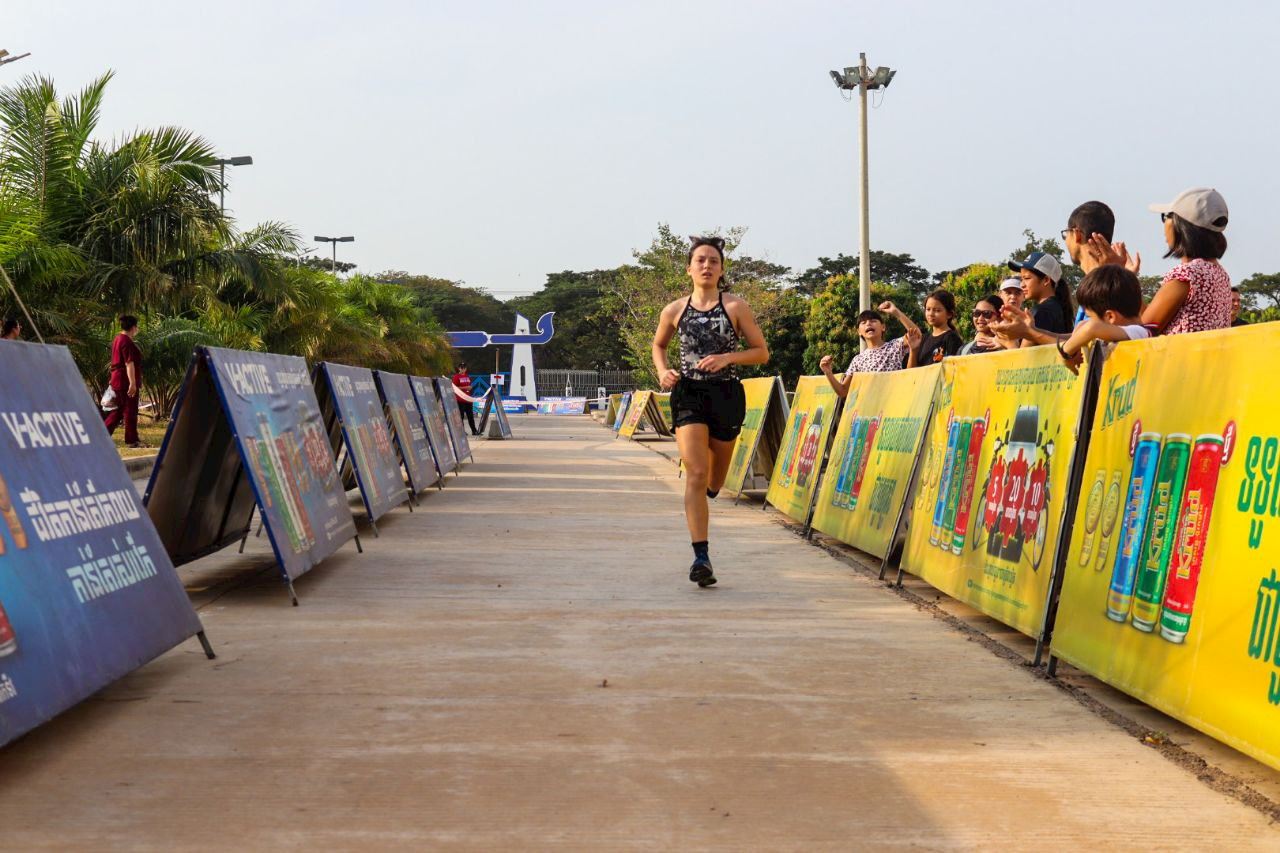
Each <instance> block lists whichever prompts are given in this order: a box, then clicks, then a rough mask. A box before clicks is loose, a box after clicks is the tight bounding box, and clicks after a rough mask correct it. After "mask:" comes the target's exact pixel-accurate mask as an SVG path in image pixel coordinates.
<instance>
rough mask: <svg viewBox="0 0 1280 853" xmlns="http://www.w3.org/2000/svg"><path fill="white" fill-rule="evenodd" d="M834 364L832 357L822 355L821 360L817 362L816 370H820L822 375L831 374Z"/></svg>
mask: <svg viewBox="0 0 1280 853" xmlns="http://www.w3.org/2000/svg"><path fill="white" fill-rule="evenodd" d="M835 362H836V360H835V359H834V358H833V357H831V356H829V355H824V356H823V357H822V360H821V361H819V362H818V369H819V370H821V371H822V372H823V373H831V372H832V366H833V365H834V364H835Z"/></svg>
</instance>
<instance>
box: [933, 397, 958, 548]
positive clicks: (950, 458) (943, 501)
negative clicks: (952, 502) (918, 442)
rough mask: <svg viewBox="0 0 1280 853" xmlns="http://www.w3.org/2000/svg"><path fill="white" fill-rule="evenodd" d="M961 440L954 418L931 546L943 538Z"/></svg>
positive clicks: (943, 464) (940, 484)
mask: <svg viewBox="0 0 1280 853" xmlns="http://www.w3.org/2000/svg"><path fill="white" fill-rule="evenodd" d="M959 440H960V419H959V418H953V419H952V421H951V427H950V429H949V430H948V431H947V452H946V455H944V456H943V457H942V472H941V474H940V475H939V477H938V494H937V497H936V499H935V502H934V507H933V527H932V528H930V530H929V544H930V545H937V544H938V541H939V540H940V539H941V538H942V519H943V516H944V515H945V514H946V511H947V492H948V490H949V489H950V488H951V469H952V467H953V466H954V464H955V461H956V442H957V441H959Z"/></svg>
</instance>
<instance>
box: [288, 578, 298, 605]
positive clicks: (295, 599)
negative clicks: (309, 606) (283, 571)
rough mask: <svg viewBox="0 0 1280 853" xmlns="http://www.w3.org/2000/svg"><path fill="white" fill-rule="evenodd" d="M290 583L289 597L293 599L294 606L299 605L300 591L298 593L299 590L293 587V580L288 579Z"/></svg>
mask: <svg viewBox="0 0 1280 853" xmlns="http://www.w3.org/2000/svg"><path fill="white" fill-rule="evenodd" d="M288 584H289V599H290V600H291V601H293V606H294V607H297V606H298V593H297V592H296V591H295V590H294V588H293V581H288Z"/></svg>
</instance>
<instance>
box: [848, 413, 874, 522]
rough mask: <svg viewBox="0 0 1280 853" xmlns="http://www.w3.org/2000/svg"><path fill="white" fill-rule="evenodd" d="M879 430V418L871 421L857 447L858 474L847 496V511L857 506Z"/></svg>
mask: <svg viewBox="0 0 1280 853" xmlns="http://www.w3.org/2000/svg"><path fill="white" fill-rule="evenodd" d="M878 429H880V418H878V417H875V418H872V419H871V423H870V424H868V425H867V429H866V433H865V435H864V436H863V438H862V441H861V442H860V443H859V445H858V461H857V465H856V467H857V469H858V473H857V474H856V475H855V476H854V478H853V493H852V494H851V495H850V496H849V509H855V508H856V507H857V506H858V495H859V494H861V492H862V481H863V479H865V478H866V476H867V463H868V462H869V461H870V459H871V452H872V450H873V449H874V447H875V441H876V431H877V430H878Z"/></svg>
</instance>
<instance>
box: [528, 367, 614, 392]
mask: <svg viewBox="0 0 1280 853" xmlns="http://www.w3.org/2000/svg"><path fill="white" fill-rule="evenodd" d="M535 379H536V380H537V382H538V394H539V396H564V397H594V396H595V394H596V389H597V388H604V389H605V393H606V394H620V393H622V392H624V391H633V390H635V387H636V383H635V376H634V374H632V372H631V371H630V370H537V371H535Z"/></svg>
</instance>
